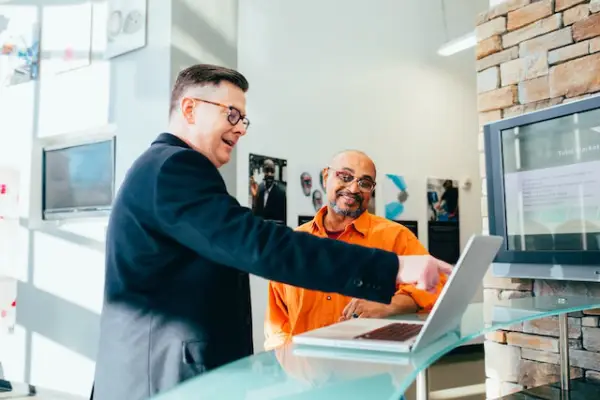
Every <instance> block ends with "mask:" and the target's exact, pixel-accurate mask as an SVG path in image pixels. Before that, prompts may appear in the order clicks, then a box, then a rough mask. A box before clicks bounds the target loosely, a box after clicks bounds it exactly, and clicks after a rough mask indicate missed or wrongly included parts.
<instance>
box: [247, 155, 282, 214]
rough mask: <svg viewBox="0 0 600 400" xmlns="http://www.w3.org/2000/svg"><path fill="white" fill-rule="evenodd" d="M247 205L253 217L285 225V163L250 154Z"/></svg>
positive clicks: (273, 158) (277, 159) (278, 159)
mask: <svg viewBox="0 0 600 400" xmlns="http://www.w3.org/2000/svg"><path fill="white" fill-rule="evenodd" d="M248 171H249V174H250V177H249V204H250V207H251V208H252V212H253V213H254V215H256V216H259V217H262V218H264V219H266V220H270V221H274V222H277V223H279V224H283V225H286V224H287V194H286V191H287V176H286V175H287V161H286V160H282V159H280V158H275V157H268V156H263V155H258V154H250V157H249V168H248Z"/></svg>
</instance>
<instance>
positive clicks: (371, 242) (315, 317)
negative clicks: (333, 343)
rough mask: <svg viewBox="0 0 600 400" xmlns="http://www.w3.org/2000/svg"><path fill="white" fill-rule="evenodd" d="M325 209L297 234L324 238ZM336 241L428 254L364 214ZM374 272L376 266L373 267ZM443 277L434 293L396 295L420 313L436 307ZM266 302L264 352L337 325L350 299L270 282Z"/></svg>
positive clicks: (405, 287)
mask: <svg viewBox="0 0 600 400" xmlns="http://www.w3.org/2000/svg"><path fill="white" fill-rule="evenodd" d="M325 210H326V207H323V208H322V209H321V210H319V212H318V213H317V215H316V216H315V218H314V219H313V220H312V221H310V222H307V223H305V224H304V225H302V226H299V227H298V228H297V229H296V230H298V231H302V232H308V233H311V234H313V235H315V236H320V237H327V236H328V235H327V231H326V230H325V227H324V225H323V217H324V215H325ZM338 240H343V241H344V242H348V243H352V244H359V245H362V246H366V247H373V248H378V249H382V250H387V251H391V252H394V253H396V254H398V255H426V254H428V253H427V250H426V249H425V248H424V247H423V245H422V244H421V243H420V242H419V240H418V239H417V237H416V236H415V235H414V234H413V233H412V232H411V231H410V230H409V229H408V228H406V227H404V226H402V225H400V224H398V223H397V222H394V221H390V220H388V219H385V218H382V217H379V216H376V215H373V214H369V213H368V212H365V213H363V214H362V215H361V216H360V217H358V218H357V219H356V220H354V221H353V222H352V223H351V224H350V225H348V226H347V227H346V229H345V230H344V231H343V232H342V233H341V234H340V236H339V237H338ZM373 268H377V265H373ZM446 280H447V277H446V275H443V274H441V276H440V282H439V284H438V286H437V288H436V290H435V291H434V292H428V291H424V290H419V289H417V288H416V287H415V286H414V285H409V284H402V285H398V290H397V292H396V294H404V295H408V296H410V297H411V298H412V299H413V300H414V302H415V303H416V304H417V306H418V307H419V308H420V310H422V311H429V310H431V308H432V307H433V305H434V304H435V302H436V300H437V298H438V296H439V294H440V292H441V290H442V288H443V286H444V284H445V283H446ZM268 296H269V299H268V303H267V311H266V316H265V336H266V341H265V348H266V349H267V350H269V349H273V348H275V347H278V346H280V345H282V344H285V343H286V342H288V341H289V340H290V339H291V337H292V336H294V335H297V334H300V333H303V332H307V331H310V330H313V329H317V328H321V327H324V326H327V325H331V324H333V323H336V322H338V321H339V319H340V317H341V315H342V311H343V310H344V308H345V307H346V305H348V303H349V302H350V300H352V298H350V297H346V296H342V295H340V294H337V293H324V292H319V291H314V290H308V289H303V288H298V287H294V286H290V285H287V284H283V283H279V282H269V293H268Z"/></svg>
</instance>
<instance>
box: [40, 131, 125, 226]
mask: <svg viewBox="0 0 600 400" xmlns="http://www.w3.org/2000/svg"><path fill="white" fill-rule="evenodd" d="M115 147H116V138H115V137H114V136H111V137H108V138H102V139H98V138H96V139H95V140H88V141H85V140H80V141H79V142H71V143H68V144H61V145H53V146H46V147H43V148H42V218H43V219H44V220H61V219H66V218H93V217H104V216H107V215H108V214H109V212H110V209H111V205H112V201H113V197H114V191H115Z"/></svg>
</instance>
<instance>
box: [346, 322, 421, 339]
mask: <svg viewBox="0 0 600 400" xmlns="http://www.w3.org/2000/svg"><path fill="white" fill-rule="evenodd" d="M422 327H423V325H418V324H406V323H401V322H396V323H393V324H389V325H386V326H384V327H381V328H378V329H375V330H372V331H370V332H367V333H363V334H362V335H358V336H356V337H355V339H369V340H389V341H393V342H404V341H406V340H408V339H410V338H412V337H414V336H416V335H418V334H419V332H420V331H421V328H422Z"/></svg>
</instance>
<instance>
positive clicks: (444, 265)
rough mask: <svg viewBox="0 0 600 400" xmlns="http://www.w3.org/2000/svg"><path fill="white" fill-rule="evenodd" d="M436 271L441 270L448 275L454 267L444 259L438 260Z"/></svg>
mask: <svg viewBox="0 0 600 400" xmlns="http://www.w3.org/2000/svg"><path fill="white" fill-rule="evenodd" d="M437 267H438V271H440V272H443V273H444V274H446V275H450V274H451V273H452V270H453V269H454V267H453V266H452V265H451V264H448V263H447V262H445V261H442V260H438V262H437Z"/></svg>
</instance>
